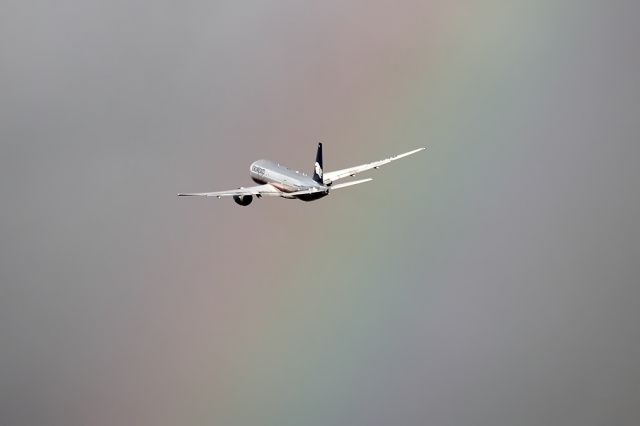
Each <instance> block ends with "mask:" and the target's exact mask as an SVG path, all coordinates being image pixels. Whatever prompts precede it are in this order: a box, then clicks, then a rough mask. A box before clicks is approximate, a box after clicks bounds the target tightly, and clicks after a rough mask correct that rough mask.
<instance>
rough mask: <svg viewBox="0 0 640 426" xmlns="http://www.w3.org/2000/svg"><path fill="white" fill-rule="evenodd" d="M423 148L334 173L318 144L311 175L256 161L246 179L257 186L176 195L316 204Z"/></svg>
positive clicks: (362, 181) (267, 161) (236, 200)
mask: <svg viewBox="0 0 640 426" xmlns="http://www.w3.org/2000/svg"><path fill="white" fill-rule="evenodd" d="M425 149H426V148H418V149H415V150H413V151H409V152H406V153H404V154H400V155H396V156H394V157H390V158H386V159H384V160H380V161H375V162H373V163H368V164H363V165H361V166H355V167H349V168H347V169H342V170H338V171H335V172H327V173H323V171H322V169H323V162H322V144H321V143H320V144H318V151H317V154H316V163H315V170H314V173H313V176H309V175H307V174H305V173H301V172H298V171H294V170H290V169H288V168H287V167H285V166H282V165H280V164H278V163H275V162H273V161H269V160H258V161H256V162H254V163H253V164H251V167H250V168H249V176H250V177H251V179H252V180H253V181H254V182H255V183H257V184H259V186H252V187H249V188H243V187H241V188H239V189H232V190H230V191H220V192H198V193H183V194H178V196H179V197H216V198H222V197H233V200H234V201H235V202H236V203H237V204H239V205H241V206H248V205H249V204H251V202H252V201H253V197H254V196H255V197H256V198H262V197H282V198H287V199H298V200H302V201H315V200H318V199H320V198H323V197H326V196H327V195H329V193H330V192H331V191H334V190H336V189H342V188H347V187H349V186H354V185H359V184H361V183H365V182H370V181H372V180H373V179H362V180H356V181H351V182H346V183H340V184H337V185H334V182H336V181H338V180H341V179H344V178H346V177H352V176H355V175H357V174H358V173H362V172H364V171H367V170H371V169H378V168H379V167H380V166H383V165H385V164H388V163H391V162H392V161H395V160H399V159H401V158H404V157H408V156H409V155H413V154H415V153H417V152H420V151H423V150H425Z"/></svg>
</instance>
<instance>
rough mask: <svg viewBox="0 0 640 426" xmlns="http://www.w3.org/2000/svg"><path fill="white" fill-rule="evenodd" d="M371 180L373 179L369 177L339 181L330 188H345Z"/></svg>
mask: <svg viewBox="0 0 640 426" xmlns="http://www.w3.org/2000/svg"><path fill="white" fill-rule="evenodd" d="M372 180H373V179H371V178H369V179H362V180H355V181H353V182H345V183H340V184H338V185H333V186H332V187H331V190H332V191H333V190H334V189H341V188H346V187H348V186H353V185H360V184H361V183H366V182H371V181H372Z"/></svg>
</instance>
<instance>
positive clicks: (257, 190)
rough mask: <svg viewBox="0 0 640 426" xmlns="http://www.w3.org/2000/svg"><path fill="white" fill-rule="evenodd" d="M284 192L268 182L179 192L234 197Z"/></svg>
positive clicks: (272, 195)
mask: <svg viewBox="0 0 640 426" xmlns="http://www.w3.org/2000/svg"><path fill="white" fill-rule="evenodd" d="M282 194H283V192H282V191H280V190H279V189H278V188H276V187H275V186H273V185H270V184H266V185H260V186H252V187H249V188H239V189H232V190H230V191H219V192H192V193H185V194H178V197H217V198H222V197H234V196H242V195H259V196H261V197H269V196H271V197H279V196H281V195H282Z"/></svg>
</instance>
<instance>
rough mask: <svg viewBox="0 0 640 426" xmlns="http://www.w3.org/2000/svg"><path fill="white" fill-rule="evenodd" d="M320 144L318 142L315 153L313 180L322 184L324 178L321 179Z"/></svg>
mask: <svg viewBox="0 0 640 426" xmlns="http://www.w3.org/2000/svg"><path fill="white" fill-rule="evenodd" d="M322 167H323V165H322V144H321V143H319V144H318V153H317V154H316V164H315V171H314V173H313V180H315V181H316V182H318V183H319V184H320V185H324V180H323V179H322V174H323V172H322Z"/></svg>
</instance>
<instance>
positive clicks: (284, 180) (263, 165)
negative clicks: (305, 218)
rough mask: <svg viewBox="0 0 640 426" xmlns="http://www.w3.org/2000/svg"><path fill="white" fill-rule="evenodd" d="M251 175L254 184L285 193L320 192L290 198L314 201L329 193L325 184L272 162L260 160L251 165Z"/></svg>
mask: <svg viewBox="0 0 640 426" xmlns="http://www.w3.org/2000/svg"><path fill="white" fill-rule="evenodd" d="M249 175H250V176H251V179H252V180H253V181H254V182H256V183H258V184H261V185H264V184H270V185H273V186H274V187H276V188H278V189H279V190H280V191H283V192H285V193H287V192H290V193H293V192H298V191H305V190H308V189H312V188H315V189H317V190H318V193H316V194H305V195H301V196H291V197H290V198H299V199H301V200H304V201H312V200H317V199H318V198H322V197H325V196H326V195H328V193H329V187H328V186H326V185H324V184H323V183H322V184H321V183H318V182H316V181H315V180H313V178H312V177H311V176H309V175H307V174H305V173H302V172H299V171H295V170H291V169H288V168H287V167H285V166H282V165H280V164H278V163H275V162H273V161H270V160H258V161H256V162H254V163H253V164H251V167H250V169H249ZM285 198H287V197H285Z"/></svg>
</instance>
